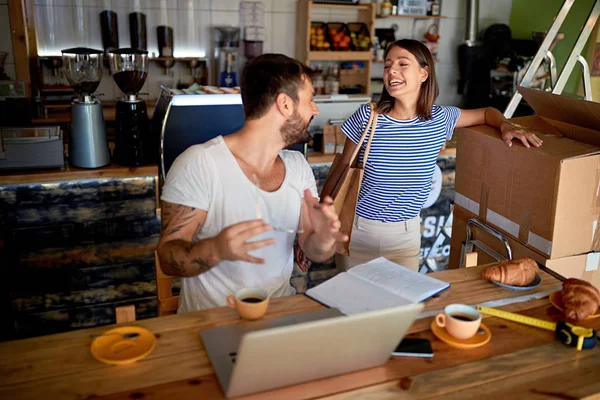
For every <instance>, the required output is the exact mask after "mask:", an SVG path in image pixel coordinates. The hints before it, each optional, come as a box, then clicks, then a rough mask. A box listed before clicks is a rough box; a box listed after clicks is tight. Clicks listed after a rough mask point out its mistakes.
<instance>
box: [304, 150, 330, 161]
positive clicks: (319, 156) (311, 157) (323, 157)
mask: <svg viewBox="0 0 600 400" xmlns="http://www.w3.org/2000/svg"><path fill="white" fill-rule="evenodd" d="M306 158H307V160H308V163H309V164H319V163H330V162H333V159H334V158H335V154H323V153H320V152H317V151H315V152H310V153H308V156H307V157H306Z"/></svg>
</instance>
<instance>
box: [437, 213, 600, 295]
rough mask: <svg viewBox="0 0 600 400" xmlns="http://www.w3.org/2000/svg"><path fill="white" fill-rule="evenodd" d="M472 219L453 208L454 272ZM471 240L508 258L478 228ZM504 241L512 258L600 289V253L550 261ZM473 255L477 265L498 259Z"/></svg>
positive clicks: (513, 241)
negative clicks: (529, 262) (520, 259)
mask: <svg viewBox="0 0 600 400" xmlns="http://www.w3.org/2000/svg"><path fill="white" fill-rule="evenodd" d="M471 218H477V215H475V214H473V213H471V212H469V211H467V210H465V209H463V208H462V207H460V206H456V205H455V206H454V212H453V221H452V238H451V244H450V258H449V262H448V264H449V268H452V269H454V268H459V266H460V257H461V254H462V247H463V243H464V241H465V239H466V228H467V221H469V219H471ZM472 237H473V238H474V239H477V240H480V241H482V242H483V243H485V244H486V245H487V246H489V247H490V248H492V249H493V250H495V251H497V252H498V253H500V254H505V249H504V246H503V245H502V243H501V242H500V241H499V240H498V239H496V238H494V237H493V236H491V235H490V234H489V233H487V232H485V231H482V230H481V229H479V228H477V227H475V228H474V229H473V230H472ZM504 237H505V238H506V240H507V241H508V242H509V244H510V247H511V250H512V252H513V258H520V257H531V258H533V259H534V260H535V261H537V262H538V263H540V264H542V265H544V266H545V267H546V268H547V269H548V270H550V271H551V272H553V273H554V274H556V275H558V276H561V277H563V278H578V279H583V280H585V281H587V282H590V283H591V284H592V285H594V286H595V287H597V288H598V289H600V268H599V266H600V252H590V253H587V254H580V255H576V256H570V257H563V258H556V259H548V258H546V257H545V256H544V255H542V254H540V253H538V252H536V251H534V250H532V249H530V248H529V247H526V246H525V245H523V244H522V243H519V242H518V241H517V240H516V239H515V238H512V237H510V236H508V235H505V236H504ZM474 251H475V252H476V253H477V265H483V264H489V263H493V262H496V260H495V259H493V258H492V257H491V256H489V255H488V254H487V253H485V252H483V251H482V250H481V249H479V248H477V247H475V249H474Z"/></svg>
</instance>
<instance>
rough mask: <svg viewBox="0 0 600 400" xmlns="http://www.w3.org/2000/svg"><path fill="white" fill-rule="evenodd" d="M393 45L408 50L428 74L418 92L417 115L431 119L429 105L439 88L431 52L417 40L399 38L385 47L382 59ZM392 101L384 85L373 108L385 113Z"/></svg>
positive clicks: (391, 107) (389, 109)
mask: <svg viewBox="0 0 600 400" xmlns="http://www.w3.org/2000/svg"><path fill="white" fill-rule="evenodd" d="M395 47H401V48H403V49H404V50H406V51H408V52H410V53H411V54H412V55H413V56H415V58H416V59H417V62H418V63H419V65H420V66H421V68H426V69H427V72H428V73H429V76H428V77H427V79H426V80H425V82H423V83H422V84H421V92H420V93H419V100H418V101H417V116H418V117H419V119H420V120H422V121H425V120H428V119H431V107H432V106H433V102H434V101H435V99H437V97H438V95H439V94H440V89H439V86H438V83H437V79H436V77H435V65H434V63H433V57H432V56H431V52H430V51H429V49H428V48H427V46H425V45H424V44H423V43H421V42H419V41H418V40H412V39H400V40H396V41H395V42H394V43H392V44H390V45H389V46H388V47H387V49H386V50H385V56H384V59H385V58H387V55H388V54H389V53H390V51H391V50H392V49H393V48H395ZM394 101H395V99H394V98H393V97H392V96H391V95H390V94H389V93H388V91H387V89H386V88H385V87H384V88H383V92H382V93H381V97H380V98H379V101H378V102H377V106H376V107H375V110H376V111H377V112H378V113H380V114H387V113H389V112H390V111H392V109H393V108H394Z"/></svg>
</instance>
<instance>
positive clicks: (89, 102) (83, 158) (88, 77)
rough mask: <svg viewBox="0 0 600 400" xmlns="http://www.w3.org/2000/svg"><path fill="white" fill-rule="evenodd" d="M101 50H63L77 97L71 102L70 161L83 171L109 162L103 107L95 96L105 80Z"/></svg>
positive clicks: (70, 82) (81, 48)
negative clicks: (101, 82)
mask: <svg viewBox="0 0 600 400" xmlns="http://www.w3.org/2000/svg"><path fill="white" fill-rule="evenodd" d="M102 54H103V53H102V51H101V50H94V49H88V48H85V47H77V48H72V49H66V50H62V59H63V67H64V70H65V76H66V77H67V80H68V81H69V84H70V85H71V86H72V87H73V90H74V91H75V93H77V97H76V98H75V99H74V100H73V102H72V103H71V141H70V143H69V162H70V163H71V165H74V166H76V167H81V168H99V167H103V166H105V165H107V164H108V163H110V150H109V148H108V142H107V140H106V131H105V129H104V116H103V114H102V104H100V101H98V99H96V98H95V97H93V96H92V94H93V93H94V91H95V90H96V89H97V88H98V85H100V80H101V79H102Z"/></svg>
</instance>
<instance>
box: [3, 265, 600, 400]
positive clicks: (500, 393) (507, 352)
mask: <svg viewBox="0 0 600 400" xmlns="http://www.w3.org/2000/svg"><path fill="white" fill-rule="evenodd" d="M481 268H482V267H475V268H468V269H460V270H451V271H444V272H439V273H435V274H433V276H436V277H437V278H439V279H443V280H445V281H447V282H449V283H450V284H451V287H450V289H448V290H446V291H445V292H443V293H442V294H441V295H440V296H439V297H437V298H432V299H430V300H428V301H427V302H426V303H425V306H426V310H438V309H442V308H443V307H445V306H446V305H447V304H451V303H455V302H462V303H467V304H477V303H481V302H484V301H489V300H495V299H501V298H507V297H516V296H520V295H523V292H513V291H507V290H506V289H502V288H500V287H497V286H495V285H493V284H491V283H489V282H487V281H483V280H481V279H480V278H479V276H480V273H481ZM541 275H542V284H541V285H540V286H539V287H538V288H537V289H535V290H534V291H543V290H547V289H549V288H553V287H556V286H559V285H560V282H559V281H558V280H557V279H556V278H554V277H552V276H550V275H548V274H547V273H545V272H542V273H541ZM534 291H531V292H526V293H532V292H534ZM322 307H323V306H321V305H320V304H318V303H316V302H314V301H312V300H311V299H309V298H308V297H305V296H303V295H298V296H292V297H287V298H280V299H274V300H273V301H272V303H271V306H270V308H269V312H268V315H267V317H266V318H275V317H279V316H282V315H286V314H294V313H298V312H303V311H311V310H317V309H320V308H322ZM502 308H503V309H505V310H508V311H513V312H519V313H522V314H525V315H529V316H533V317H537V318H543V319H553V320H556V319H557V318H558V317H559V316H560V314H559V313H558V312H557V311H556V310H555V309H554V308H553V307H552V306H551V305H549V302H548V299H547V298H543V299H539V300H531V301H528V302H522V303H514V304H511V305H508V306H504V307H502ZM431 320H432V318H431V317H429V318H423V319H419V320H417V321H415V323H414V324H413V325H412V327H411V329H410V332H411V336H413V337H424V338H428V339H430V340H431V341H432V345H433V348H434V351H435V356H434V358H433V359H411V358H403V357H399V358H393V359H391V360H390V361H389V362H388V363H387V364H385V365H383V366H381V367H377V368H372V369H368V370H364V371H358V372H354V373H350V374H346V375H341V376H337V377H332V378H327V379H322V380H318V381H313V382H309V383H305V384H301V385H296V386H291V387H288V388H283V389H278V390H273V391H270V392H267V393H263V394H259V395H254V396H248V397H247V398H249V399H255V398H256V399H258V398H261V399H263V398H264V399H309V398H310V399H312V398H327V399H359V398H360V399H364V398H367V399H416V398H428V399H429V398H443V399H455V398H456V399H468V398H482V397H484V396H485V399H486V400H489V399H493V398H498V399H500V398H502V399H503V398H509V397H512V398H514V399H524V398H532V399H552V398H555V399H575V398H592V397H594V398H598V396H599V394H600V348H599V347H596V348H595V349H592V350H585V351H580V352H578V351H576V350H575V349H573V348H570V347H567V346H565V345H564V344H561V343H559V342H557V341H556V340H555V339H554V334H553V333H552V332H549V331H545V330H541V329H537V328H533V327H529V326H525V325H519V324H515V323H512V322H510V321H506V320H502V319H498V318H492V317H487V318H485V324H486V325H487V326H488V327H489V328H490V330H491V332H492V335H493V336H492V340H491V341H490V343H488V344H487V345H485V346H483V347H479V348H477V349H471V350H459V349H455V348H452V347H449V346H448V345H446V344H445V343H443V342H441V341H439V340H438V339H436V338H435V337H434V336H433V335H432V333H431V331H430V330H429V324H430V323H431ZM238 321H239V318H238V316H237V314H236V312H235V311H234V310H232V309H229V308H217V309H212V310H206V311H201V312H194V313H187V314H182V315H173V316H168V317H160V318H154V319H149V320H144V321H139V322H138V323H137V324H138V325H141V326H144V327H146V328H148V329H150V330H151V331H153V332H154V333H155V334H156V336H157V337H158V340H157V346H156V348H155V350H154V351H153V352H152V354H150V355H149V356H148V357H146V358H145V359H143V360H140V361H138V362H137V363H135V364H131V365H126V366H111V365H106V364H102V363H100V362H98V361H96V360H94V359H93V358H92V356H91V355H90V351H89V346H90V343H91V338H90V334H93V333H100V332H102V331H104V330H106V329H108V327H101V328H94V329H86V330H81V331H74V332H68V333H64V334H58V335H51V336H45V337H40V338H34V339H26V340H21V341H14V342H6V343H2V344H0V398H2V399H15V400H17V399H86V398H91V397H93V398H95V399H97V398H101V399H142V398H143V399H168V398H172V399H177V400H183V399H213V398H215V399H221V398H223V392H222V391H221V388H220V386H219V384H218V382H217V380H216V376H215V375H214V374H213V370H212V367H211V364H210V361H209V359H208V356H207V354H206V352H205V350H204V347H203V344H202V341H201V339H200V336H199V334H198V332H199V331H200V330H202V329H206V328H210V327H214V326H222V325H228V324H234V323H236V322H238ZM582 325H585V326H588V327H592V328H594V329H600V319H595V320H590V321H586V322H584V323H582ZM318 345H319V344H318V343H315V346H318Z"/></svg>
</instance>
